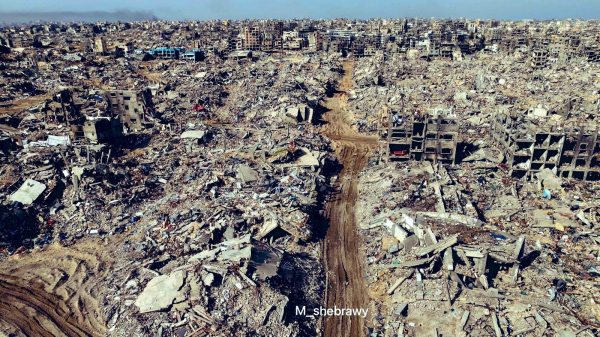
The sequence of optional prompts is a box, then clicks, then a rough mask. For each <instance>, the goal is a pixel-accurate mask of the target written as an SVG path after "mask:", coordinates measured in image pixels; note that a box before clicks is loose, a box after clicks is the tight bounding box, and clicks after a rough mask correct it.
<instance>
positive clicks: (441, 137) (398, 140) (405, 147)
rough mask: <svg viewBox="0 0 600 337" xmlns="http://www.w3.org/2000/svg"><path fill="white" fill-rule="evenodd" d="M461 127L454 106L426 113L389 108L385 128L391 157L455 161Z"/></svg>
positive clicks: (452, 162)
mask: <svg viewBox="0 0 600 337" xmlns="http://www.w3.org/2000/svg"><path fill="white" fill-rule="evenodd" d="M400 110H401V111H402V110H403V109H400ZM458 130H459V121H458V117H457V115H456V114H453V113H452V111H451V110H445V109H441V108H435V109H427V110H426V111H425V113H424V114H421V113H411V112H410V111H407V110H404V113H402V112H394V111H391V110H390V111H389V112H388V128H387V130H384V134H385V136H386V137H387V143H388V147H389V152H388V156H389V159H390V160H416V161H421V160H430V161H433V162H438V161H439V162H443V163H448V164H454V163H455V161H456V148H457V144H458Z"/></svg>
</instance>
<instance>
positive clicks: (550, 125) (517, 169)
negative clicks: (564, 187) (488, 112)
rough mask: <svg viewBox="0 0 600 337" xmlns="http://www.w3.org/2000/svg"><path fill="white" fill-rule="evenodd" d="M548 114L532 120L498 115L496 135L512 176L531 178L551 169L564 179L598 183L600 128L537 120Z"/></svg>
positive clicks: (504, 112) (495, 120) (569, 122)
mask: <svg viewBox="0 0 600 337" xmlns="http://www.w3.org/2000/svg"><path fill="white" fill-rule="evenodd" d="M540 110H541V112H540ZM536 112H537V113H536ZM546 113H547V111H545V110H544V109H541V108H537V109H534V113H533V114H530V115H528V116H520V117H515V116H514V115H513V114H509V113H507V112H506V110H503V112H498V113H497V114H496V118H494V120H493V128H492V129H493V132H492V134H493V137H494V139H495V141H497V142H498V146H499V147H500V148H501V149H502V150H503V151H504V152H505V156H506V164H507V165H508V167H509V168H511V169H512V175H513V176H515V177H524V176H531V175H533V174H535V173H537V172H540V171H542V170H544V169H550V170H552V171H553V172H554V173H555V174H556V175H557V176H559V177H563V178H575V179H580V180H598V179H599V178H600V161H599V159H598V158H599V157H600V142H598V126H597V125H589V124H584V123H582V122H576V121H575V120H567V121H564V122H563V123H561V124H559V123H557V122H555V121H552V120H551V119H549V118H546V117H541V118H537V116H538V115H543V116H545V115H546ZM545 119H547V121H546V120H545Z"/></svg>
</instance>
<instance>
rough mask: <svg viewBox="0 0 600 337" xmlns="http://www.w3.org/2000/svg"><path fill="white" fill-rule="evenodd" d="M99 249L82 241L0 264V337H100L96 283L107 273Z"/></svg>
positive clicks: (91, 242) (101, 327) (102, 330)
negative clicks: (11, 336) (67, 246)
mask: <svg viewBox="0 0 600 337" xmlns="http://www.w3.org/2000/svg"><path fill="white" fill-rule="evenodd" d="M106 250H108V249H106V247H104V245H103V244H100V243H99V242H97V240H96V241H94V240H86V241H85V242H82V243H78V244H77V245H75V246H73V247H71V248H65V247H62V246H60V245H58V244H55V245H51V246H49V247H47V248H45V249H44V250H43V251H39V252H34V253H32V254H27V255H16V256H13V257H11V258H10V259H8V260H5V261H3V262H2V264H0V336H1V335H2V334H3V333H5V334H6V335H10V334H14V335H15V336H100V335H103V334H104V333H105V332H106V328H105V326H104V319H103V318H102V314H101V312H100V305H99V303H98V299H99V297H100V296H99V292H100V291H101V287H99V286H98V283H97V282H98V281H99V280H100V279H102V278H104V276H106V274H107V273H109V272H110V270H109V269H110V268H109V265H108V263H107V262H105V261H107V260H109V258H108V257H107V256H106V254H104V255H99V254H102V253H98V252H102V251H106Z"/></svg>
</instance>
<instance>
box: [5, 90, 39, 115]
mask: <svg viewBox="0 0 600 337" xmlns="http://www.w3.org/2000/svg"><path fill="white" fill-rule="evenodd" d="M50 98H51V97H50V95H38V96H33V97H29V98H25V99H21V100H15V101H12V102H10V103H12V105H11V106H8V107H0V115H4V114H7V115H12V116H16V117H19V115H20V113H21V112H22V111H23V110H26V109H29V108H31V107H32V106H34V105H36V104H39V103H40V102H43V101H45V100H47V99H50ZM7 103H9V102H7Z"/></svg>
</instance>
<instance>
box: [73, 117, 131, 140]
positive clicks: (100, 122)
mask: <svg viewBox="0 0 600 337" xmlns="http://www.w3.org/2000/svg"><path fill="white" fill-rule="evenodd" d="M122 134H123V124H122V123H121V121H120V120H119V119H116V118H110V117H98V118H93V119H88V120H86V121H84V122H83V123H81V124H73V125H71V132H70V136H71V138H73V139H78V138H87V139H89V140H90V141H92V142H94V143H110V142H114V141H117V140H118V139H119V138H120V137H121V136H122Z"/></svg>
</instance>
